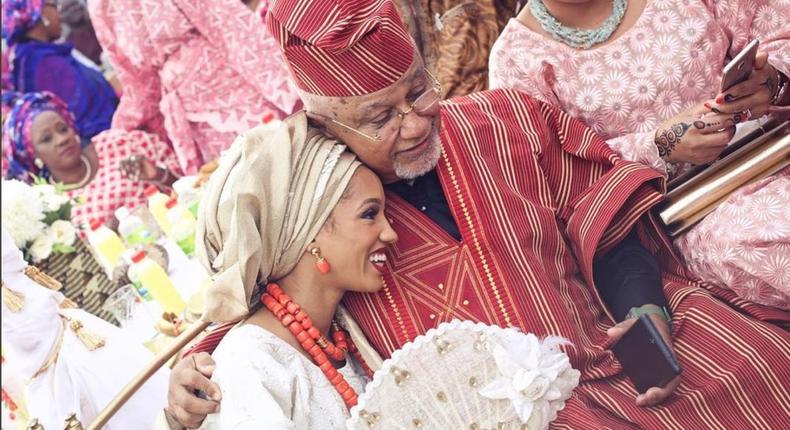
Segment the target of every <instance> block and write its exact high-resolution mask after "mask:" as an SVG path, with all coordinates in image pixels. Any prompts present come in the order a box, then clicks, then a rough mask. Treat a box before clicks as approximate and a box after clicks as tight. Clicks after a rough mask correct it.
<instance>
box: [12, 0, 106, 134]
mask: <svg viewBox="0 0 790 430" xmlns="http://www.w3.org/2000/svg"><path fill="white" fill-rule="evenodd" d="M2 18H3V24H2V37H3V39H4V40H5V42H6V43H7V44H8V51H9V57H10V59H9V70H8V72H7V74H5V75H4V77H3V81H4V82H6V81H7V82H8V83H9V85H11V86H12V87H13V88H14V89H15V90H16V91H19V92H34V91H50V92H52V93H54V94H56V95H57V96H58V97H60V98H61V99H62V100H64V101H65V102H66V103H67V105H68V108H69V110H70V111H71V112H72V113H74V118H75V125H76V128H77V130H78V132H79V135H80V136H81V137H83V138H85V139H90V138H92V137H93V136H95V135H97V134H99V133H100V132H101V131H103V130H107V129H109V128H110V125H111V123H112V116H113V113H114V112H115V108H116V106H117V105H118V96H117V95H116V94H115V90H113V88H112V87H111V86H110V84H109V83H108V82H107V81H106V80H105V79H104V76H102V74H101V72H100V71H98V70H96V69H95V68H94V67H95V65H87V63H84V62H83V61H81V60H78V59H77V57H75V56H74V55H72V45H71V44H68V43H64V44H61V43H54V41H55V40H57V39H58V38H59V37H60V35H61V30H60V15H59V12H58V2H57V1H56V0H2ZM85 143H86V144H87V140H86V142H85Z"/></svg>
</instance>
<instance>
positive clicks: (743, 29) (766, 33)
mask: <svg viewBox="0 0 790 430" xmlns="http://www.w3.org/2000/svg"><path fill="white" fill-rule="evenodd" d="M704 2H705V5H706V6H707V7H708V9H709V10H710V11H711V12H712V13H713V14H714V15H715V16H716V18H717V20H718V21H719V23H721V24H722V25H723V27H724V28H725V30H726V31H727V32H728V33H729V35H730V39H731V40H732V43H731V44H730V50H729V52H728V54H729V56H730V57H732V56H734V55H735V54H737V53H738V52H740V50H741V49H743V47H744V46H746V44H747V43H749V41H751V40H752V39H759V40H760V50H762V51H765V52H768V62H769V63H771V64H772V65H773V66H774V67H776V68H777V69H779V70H780V71H782V73H784V74H786V75H790V0H704Z"/></svg>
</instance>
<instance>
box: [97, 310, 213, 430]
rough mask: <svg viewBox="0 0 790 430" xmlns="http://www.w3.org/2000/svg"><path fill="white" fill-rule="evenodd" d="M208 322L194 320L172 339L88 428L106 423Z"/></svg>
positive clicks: (203, 328)
mask: <svg viewBox="0 0 790 430" xmlns="http://www.w3.org/2000/svg"><path fill="white" fill-rule="evenodd" d="M209 324H210V323H209V322H208V321H203V320H198V321H195V324H194V325H193V326H192V327H190V328H189V330H187V331H185V332H184V333H182V334H181V336H179V337H178V338H176V340H174V341H173V343H172V344H171V345H170V346H168V347H167V349H165V350H164V351H162V352H160V353H159V354H158V355H157V356H156V358H155V359H154V361H152V362H151V363H150V364H149V365H148V366H147V367H146V368H145V369H143V370H142V371H141V372H140V373H138V374H137V376H135V378H134V379H133V380H132V381H131V382H130V383H129V384H127V385H126V387H124V389H123V390H121V392H120V393H118V395H117V396H115V398H114V399H112V401H111V402H110V403H109V404H108V405H107V406H106V407H105V408H104V410H102V411H101V413H100V414H99V415H98V416H97V417H96V419H95V420H93V422H92V423H91V424H90V425H89V426H88V430H99V429H101V428H102V427H103V426H104V425H105V424H107V421H109V420H110V418H112V417H113V415H115V413H116V412H118V409H121V406H123V405H124V404H125V403H126V402H127V401H128V400H129V398H130V397H132V395H133V394H134V393H136V392H137V390H139V389H140V387H142V386H143V384H144V383H145V382H146V381H147V380H148V378H150V377H151V376H152V375H153V374H154V373H156V371H157V370H159V369H160V368H161V367H162V366H164V365H165V363H167V361H168V360H170V358H172V357H173V356H174V355H176V354H177V353H178V351H180V350H181V349H182V348H183V347H184V346H186V344H188V343H189V342H190V341H191V340H192V339H194V338H195V337H197V335H198V334H200V333H201V332H202V331H203V330H205V329H206V327H208V325H209Z"/></svg>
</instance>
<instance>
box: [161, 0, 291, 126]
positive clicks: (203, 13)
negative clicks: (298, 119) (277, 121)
mask: <svg viewBox="0 0 790 430" xmlns="http://www.w3.org/2000/svg"><path fill="white" fill-rule="evenodd" d="M173 2H174V3H175V4H176V5H177V6H178V8H179V9H180V10H181V12H182V13H183V14H184V16H186V17H187V19H189V22H190V23H191V24H192V25H193V26H194V27H195V28H196V29H197V30H198V31H199V32H200V33H201V34H203V36H205V37H206V39H208V40H209V41H210V42H211V43H214V44H215V46H217V47H218V48H220V49H222V50H223V51H225V52H227V53H228V55H227V57H226V58H227V61H228V66H229V67H232V68H233V69H234V70H236V72H238V73H239V74H241V75H242V76H243V77H244V78H245V79H246V80H247V82H249V83H250V85H252V86H253V87H255V88H257V89H258V90H259V91H260V92H261V94H264V95H266V98H267V99H268V100H269V101H270V102H272V103H273V104H274V105H275V106H277V107H278V108H279V109H280V110H282V111H283V112H284V113H286V114H291V113H293V111H294V109H295V108H296V107H297V105H298V104H299V102H300V100H299V96H298V94H297V93H296V90H295V88H294V86H293V84H292V83H291V77H290V75H289V73H288V70H287V69H286V67H285V63H284V61H283V59H282V56H281V55H280V51H279V49H278V47H277V43H276V42H275V40H274V38H273V37H271V36H270V35H269V34H268V33H267V32H266V27H265V26H264V25H263V21H262V18H261V17H260V15H258V14H256V13H253V12H252V11H251V10H250V9H249V8H247V7H246V6H245V5H244V4H243V3H242V2H240V1H239V0H173Z"/></svg>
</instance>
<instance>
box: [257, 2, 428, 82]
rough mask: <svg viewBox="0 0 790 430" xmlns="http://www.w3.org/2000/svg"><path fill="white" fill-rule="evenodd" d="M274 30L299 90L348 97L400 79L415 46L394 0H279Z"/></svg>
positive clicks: (270, 21) (272, 15) (270, 19)
mask: <svg viewBox="0 0 790 430" xmlns="http://www.w3.org/2000/svg"><path fill="white" fill-rule="evenodd" d="M266 25H267V26H268V28H269V32H271V34H272V35H273V36H274V38H275V39H276V40H277V41H278V42H279V43H280V50H281V51H282V53H283V56H284V57H285V59H286V62H287V63H288V67H289V68H290V69H291V75H292V76H293V77H294V80H295V81H296V84H297V86H298V87H299V88H301V89H302V90H304V91H307V92H309V93H312V94H318V95H322V96H332V97H347V96H358V95H362V94H369V93H372V92H375V91H378V90H380V89H382V88H386V87H388V86H390V85H392V84H393V83H395V82H397V81H398V80H399V79H400V78H401V77H402V76H403V74H404V73H406V71H407V70H408V69H409V67H410V66H411V64H412V61H413V60H414V58H413V57H414V52H415V47H414V43H413V42H412V40H411V37H410V36H409V34H408V32H407V31H406V29H405V27H404V26H403V24H402V23H401V20H400V16H399V15H398V10H397V8H396V7H395V5H394V4H393V3H392V1H391V0H278V1H277V2H275V3H274V4H273V5H272V7H271V9H270V10H269V13H268V15H267V17H266Z"/></svg>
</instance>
